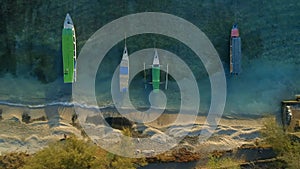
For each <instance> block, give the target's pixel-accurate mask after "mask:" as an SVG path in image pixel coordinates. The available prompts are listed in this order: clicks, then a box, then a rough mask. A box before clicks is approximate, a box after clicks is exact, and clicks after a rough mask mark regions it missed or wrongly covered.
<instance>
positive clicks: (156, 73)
mask: <svg viewBox="0 0 300 169" xmlns="http://www.w3.org/2000/svg"><path fill="white" fill-rule="evenodd" d="M159 85H160V67H152V87H153V91H154V92H158V91H159Z"/></svg>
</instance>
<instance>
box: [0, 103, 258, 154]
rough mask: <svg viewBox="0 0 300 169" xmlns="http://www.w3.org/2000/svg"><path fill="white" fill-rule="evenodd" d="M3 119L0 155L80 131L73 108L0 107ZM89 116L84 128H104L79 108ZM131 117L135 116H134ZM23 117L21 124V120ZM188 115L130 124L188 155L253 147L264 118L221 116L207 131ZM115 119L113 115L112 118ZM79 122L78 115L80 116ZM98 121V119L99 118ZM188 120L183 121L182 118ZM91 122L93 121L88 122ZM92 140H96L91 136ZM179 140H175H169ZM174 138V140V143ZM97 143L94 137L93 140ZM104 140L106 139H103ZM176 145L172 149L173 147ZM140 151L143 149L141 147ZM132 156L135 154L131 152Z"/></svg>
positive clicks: (117, 132) (115, 131)
mask: <svg viewBox="0 0 300 169" xmlns="http://www.w3.org/2000/svg"><path fill="white" fill-rule="evenodd" d="M0 109H1V110H2V120H1V121H0V152H1V154H3V153H6V152H12V151H26V152H28V153H34V152H36V151H38V150H40V149H42V148H43V147H45V146H47V144H49V143H50V142H53V141H57V140H59V139H61V138H63V135H64V134H66V135H71V134H74V135H76V136H78V137H81V138H82V136H81V131H80V130H79V129H78V128H76V127H74V126H73V125H72V116H73V115H74V114H75V111H74V107H65V106H46V107H41V108H24V107H15V106H6V105H1V106H0ZM82 111H84V112H86V113H87V114H90V115H91V116H90V118H89V120H87V119H88V118H86V120H85V121H86V123H85V124H84V125H93V126H95V125H99V126H101V125H103V124H100V123H101V122H100V123H98V122H97V120H95V119H96V116H95V110H91V109H82ZM105 111H106V113H104V114H105V116H106V118H107V116H108V115H113V114H114V113H113V111H115V110H114V109H113V108H110V109H106V110H105ZM24 114H27V115H28V116H30V120H29V121H28V122H27V123H26V122H25V121H24ZM133 114H134V113H133ZM22 115H23V121H22ZM189 116H190V115H183V116H180V118H181V120H180V121H181V123H175V121H176V119H177V114H166V113H163V114H162V115H161V116H159V118H157V119H156V120H154V121H151V122H149V123H145V124H134V123H132V129H133V130H135V131H137V133H139V134H140V135H141V136H142V137H148V138H150V139H151V140H153V142H155V141H156V142H159V143H160V144H161V145H165V146H167V147H166V148H169V147H173V149H176V148H182V147H185V148H188V149H189V150H190V151H191V152H201V153H206V152H213V151H216V150H217V151H226V150H233V149H236V148H238V147H240V146H242V145H255V142H256V141H257V140H259V139H260V136H259V130H260V129H261V128H262V123H263V118H258V119H236V118H229V117H223V118H221V120H220V122H219V124H218V125H217V126H216V128H215V130H213V131H210V130H209V129H210V128H208V126H207V124H206V123H205V121H206V117H205V116H197V118H196V119H195V122H194V123H191V122H190V121H189V120H190V119H191V117H189ZM114 117H116V116H114ZM78 118H79V119H80V118H81V117H80V114H79V117H78ZM98 118H99V117H98ZM185 118H186V119H189V120H186V121H185V120H184V119H185ZM91 119H92V120H91ZM97 123H98V124H97ZM205 129H207V131H208V132H211V137H209V138H208V139H207V140H205V141H203V140H201V132H202V131H205ZM111 131H112V132H109V134H111V136H112V137H110V135H109V134H107V133H106V135H107V137H105V139H108V141H109V140H111V142H112V143H113V144H116V143H118V141H116V140H118V138H116V136H118V135H120V134H121V131H120V130H118V129H113V130H111ZM90 137H91V139H92V140H93V139H95V137H93V136H90ZM169 138H170V140H172V139H173V138H176V139H179V138H180V140H181V141H180V142H179V144H178V145H177V144H176V141H175V142H172V141H170V140H168V139H169ZM176 139H175V140H176ZM95 140H97V138H96V139H95ZM106 141H107V140H106ZM145 145H146V147H144V149H151V150H152V149H153V150H154V151H155V154H156V155H157V154H159V153H162V152H163V151H161V150H159V149H156V148H155V147H154V146H153V145H152V144H150V143H149V144H145ZM174 146H175V147H174ZM141 148H142V149H143V146H141ZM132 153H134V152H132Z"/></svg>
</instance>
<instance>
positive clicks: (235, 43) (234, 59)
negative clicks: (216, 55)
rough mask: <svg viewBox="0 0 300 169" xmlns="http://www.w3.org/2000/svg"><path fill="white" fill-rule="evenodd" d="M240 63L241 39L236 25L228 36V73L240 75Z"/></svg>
mask: <svg viewBox="0 0 300 169" xmlns="http://www.w3.org/2000/svg"><path fill="white" fill-rule="evenodd" d="M241 61H242V50H241V38H240V35H239V30H238V27H237V24H234V25H233V27H232V29H231V36H230V73H231V74H236V75H237V74H239V73H241Z"/></svg>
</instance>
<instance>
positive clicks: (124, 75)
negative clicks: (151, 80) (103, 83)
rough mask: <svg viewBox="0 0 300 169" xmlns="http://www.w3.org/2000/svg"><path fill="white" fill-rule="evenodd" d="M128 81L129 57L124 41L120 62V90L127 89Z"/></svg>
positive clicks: (123, 91) (124, 90)
mask: <svg viewBox="0 0 300 169" xmlns="http://www.w3.org/2000/svg"><path fill="white" fill-rule="evenodd" d="M125 41H126V40H125ZM128 83H129V57H128V52H127V47H126V42H125V47H124V51H123V56H122V60H121V63H120V92H122V93H125V92H127V91H128V85H129V84H128Z"/></svg>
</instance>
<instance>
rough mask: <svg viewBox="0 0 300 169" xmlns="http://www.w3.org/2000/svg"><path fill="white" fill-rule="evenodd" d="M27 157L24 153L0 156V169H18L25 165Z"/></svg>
mask: <svg viewBox="0 0 300 169" xmlns="http://www.w3.org/2000/svg"><path fill="white" fill-rule="evenodd" d="M28 157H29V155H28V154H27V153H24V152H11V153H8V154H5V155H2V156H0V168H3V169H4V168H5V169H18V168H20V167H22V166H23V165H24V164H25V160H26V159H27V158H28Z"/></svg>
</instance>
